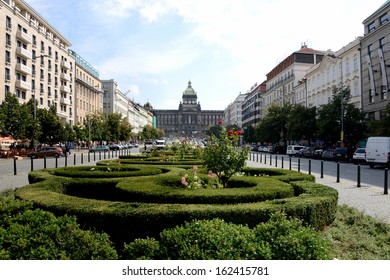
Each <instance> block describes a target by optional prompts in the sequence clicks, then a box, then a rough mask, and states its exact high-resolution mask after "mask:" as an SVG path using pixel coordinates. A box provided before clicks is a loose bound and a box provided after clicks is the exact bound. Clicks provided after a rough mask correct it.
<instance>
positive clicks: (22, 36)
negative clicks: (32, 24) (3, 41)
mask: <svg viewBox="0 0 390 280" xmlns="http://www.w3.org/2000/svg"><path fill="white" fill-rule="evenodd" d="M16 37H17V38H18V39H20V40H22V41H23V42H25V43H27V44H31V43H32V37H31V36H30V35H28V34H27V33H26V32H23V31H21V30H18V31H17V32H16Z"/></svg>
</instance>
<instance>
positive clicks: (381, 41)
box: [379, 37, 385, 51]
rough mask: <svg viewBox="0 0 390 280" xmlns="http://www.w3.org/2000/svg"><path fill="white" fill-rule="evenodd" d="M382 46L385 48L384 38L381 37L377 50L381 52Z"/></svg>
mask: <svg viewBox="0 0 390 280" xmlns="http://www.w3.org/2000/svg"><path fill="white" fill-rule="evenodd" d="M384 46H385V37H382V38H380V39H379V48H380V49H382V51H383V48H384Z"/></svg>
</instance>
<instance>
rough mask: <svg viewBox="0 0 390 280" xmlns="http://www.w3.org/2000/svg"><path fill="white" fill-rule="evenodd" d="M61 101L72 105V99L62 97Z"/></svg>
mask: <svg viewBox="0 0 390 280" xmlns="http://www.w3.org/2000/svg"><path fill="white" fill-rule="evenodd" d="M60 103H62V104H65V105H70V99H68V98H64V97H61V99H60Z"/></svg>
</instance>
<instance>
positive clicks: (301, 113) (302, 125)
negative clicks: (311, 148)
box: [287, 105, 317, 144]
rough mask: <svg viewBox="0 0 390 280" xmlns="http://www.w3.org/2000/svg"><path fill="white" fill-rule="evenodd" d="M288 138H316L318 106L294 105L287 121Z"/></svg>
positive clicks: (294, 139)
mask: <svg viewBox="0 0 390 280" xmlns="http://www.w3.org/2000/svg"><path fill="white" fill-rule="evenodd" d="M287 127H288V129H287V131H288V136H287V138H288V140H290V141H300V140H308V142H309V144H310V142H311V140H313V139H314V138H315V135H316V132H317V123H316V107H312V108H306V107H304V106H302V105H294V106H292V107H291V112H290V115H289V117H288V121H287Z"/></svg>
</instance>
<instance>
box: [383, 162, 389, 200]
mask: <svg viewBox="0 0 390 280" xmlns="http://www.w3.org/2000/svg"><path fill="white" fill-rule="evenodd" d="M388 171H389V169H388V168H385V189H384V191H383V194H388V182H387V181H388V177H389V172H388Z"/></svg>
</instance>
